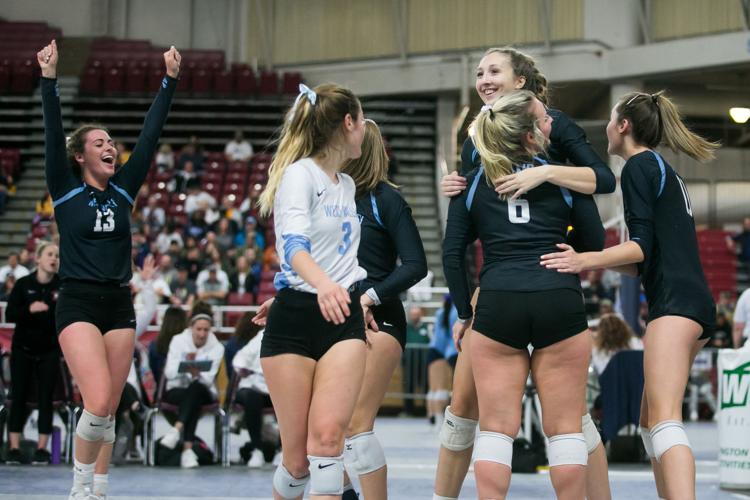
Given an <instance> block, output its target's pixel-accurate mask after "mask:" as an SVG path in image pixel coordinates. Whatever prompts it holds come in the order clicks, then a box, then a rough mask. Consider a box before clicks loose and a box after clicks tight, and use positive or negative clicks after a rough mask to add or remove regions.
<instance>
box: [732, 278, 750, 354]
mask: <svg viewBox="0 0 750 500" xmlns="http://www.w3.org/2000/svg"><path fill="white" fill-rule="evenodd" d="M748 337H750V288H748V289H746V290H745V291H744V292H742V295H740V298H739V299H737V306H736V307H735V309H734V332H733V334H732V340H733V341H734V347H735V348H736V349H739V348H740V347H742V346H744V345H745V343H746V342H747V339H748Z"/></svg>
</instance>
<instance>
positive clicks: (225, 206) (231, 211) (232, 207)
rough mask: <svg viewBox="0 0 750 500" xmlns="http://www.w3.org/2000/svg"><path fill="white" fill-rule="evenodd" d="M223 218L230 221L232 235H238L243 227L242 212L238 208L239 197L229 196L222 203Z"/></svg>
mask: <svg viewBox="0 0 750 500" xmlns="http://www.w3.org/2000/svg"><path fill="white" fill-rule="evenodd" d="M221 212H222V217H223V218H225V219H228V220H229V224H230V225H231V226H232V233H233V234H236V233H237V231H239V229H240V227H241V226H242V212H241V211H240V209H239V207H237V197H236V196H235V195H233V194H229V195H227V196H225V197H224V199H223V200H222V201H221Z"/></svg>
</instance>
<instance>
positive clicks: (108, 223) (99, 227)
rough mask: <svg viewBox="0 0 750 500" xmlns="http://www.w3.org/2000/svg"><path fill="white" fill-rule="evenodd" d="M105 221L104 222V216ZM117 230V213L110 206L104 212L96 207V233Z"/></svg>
mask: <svg viewBox="0 0 750 500" xmlns="http://www.w3.org/2000/svg"><path fill="white" fill-rule="evenodd" d="M103 217H104V218H105V219H104V222H103V223H102V218H103ZM114 230H115V213H114V212H113V211H112V209H111V208H108V209H107V210H106V211H105V212H104V213H103V214H102V212H101V210H99V209H98V208H97V209H96V222H95V223H94V232H95V233H111V232H112V231H114Z"/></svg>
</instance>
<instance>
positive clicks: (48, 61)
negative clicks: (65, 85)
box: [36, 40, 57, 78]
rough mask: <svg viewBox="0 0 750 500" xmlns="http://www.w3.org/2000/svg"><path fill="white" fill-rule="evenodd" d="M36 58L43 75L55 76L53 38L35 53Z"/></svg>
mask: <svg viewBox="0 0 750 500" xmlns="http://www.w3.org/2000/svg"><path fill="white" fill-rule="evenodd" d="M36 60H37V62H38V63H39V67H40V68H42V76H43V77H45V78H57V42H56V41H55V40H52V41H51V42H50V44H49V45H47V46H46V47H44V48H43V49H42V50H40V51H39V52H37V53H36Z"/></svg>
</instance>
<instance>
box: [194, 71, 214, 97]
mask: <svg viewBox="0 0 750 500" xmlns="http://www.w3.org/2000/svg"><path fill="white" fill-rule="evenodd" d="M210 92H211V75H210V74H209V72H208V71H206V70H205V69H202V68H200V69H198V70H196V71H195V72H193V93H194V94H208V93H210Z"/></svg>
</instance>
